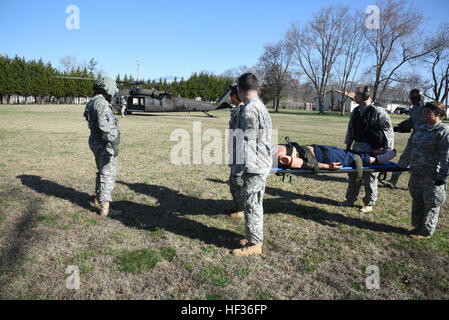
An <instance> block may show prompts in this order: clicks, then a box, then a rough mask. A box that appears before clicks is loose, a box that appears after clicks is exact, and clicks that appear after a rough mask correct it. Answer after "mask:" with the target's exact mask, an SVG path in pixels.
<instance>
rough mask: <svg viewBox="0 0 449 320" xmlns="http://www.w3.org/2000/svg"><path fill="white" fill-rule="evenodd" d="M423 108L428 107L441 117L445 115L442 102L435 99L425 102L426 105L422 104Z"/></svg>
mask: <svg viewBox="0 0 449 320" xmlns="http://www.w3.org/2000/svg"><path fill="white" fill-rule="evenodd" d="M424 108H429V109H432V110H433V111H436V112H438V113H439V114H440V116H441V117H444V116H445V115H446V110H445V107H444V105H443V104H442V103H439V102H436V101H432V102H427V103H426V105H425V106H424Z"/></svg>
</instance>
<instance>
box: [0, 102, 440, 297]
mask: <svg viewBox="0 0 449 320" xmlns="http://www.w3.org/2000/svg"><path fill="white" fill-rule="evenodd" d="M82 111H83V107H82V106H1V107H0V298H3V299H10V298H19V299H217V298H218V299H420V298H423V299H433V298H435V299H447V298H448V297H449V294H448V292H449V290H448V289H449V272H448V271H449V270H448V266H447V263H446V261H447V259H448V255H449V245H448V242H447V236H448V231H449V229H448V218H447V215H446V212H447V208H448V207H447V204H445V205H444V206H443V207H442V210H441V218H440V222H439V225H438V228H437V232H436V234H435V236H434V237H433V238H432V239H431V240H429V241H424V242H415V241H413V240H409V239H408V238H407V237H406V236H405V233H406V231H407V230H408V229H410V206H411V201H410V195H409V193H408V190H407V177H408V174H404V175H403V176H402V177H401V179H400V181H399V186H400V189H398V190H393V191H392V190H389V189H385V188H380V189H379V200H378V202H377V204H376V207H375V211H374V212H373V213H370V214H365V215H363V214H360V213H359V211H358V210H357V208H340V207H338V206H337V203H338V202H339V201H341V200H342V199H343V198H344V194H345V189H346V177H345V176H344V175H328V176H313V177H295V178H294V179H293V181H292V183H291V184H283V183H281V181H280V179H279V178H278V177H275V176H270V177H269V178H268V182H267V189H266V196H265V200H264V207H265V254H264V256H263V257H248V258H235V257H233V256H231V255H230V254H229V249H231V248H234V247H235V246H236V244H237V242H238V240H239V239H240V238H241V237H242V236H243V235H244V230H245V229H244V224H243V222H242V221H233V220H230V219H228V217H227V216H226V215H225V214H224V210H225V209H226V208H227V207H228V206H230V201H229V200H230V199H231V196H230V194H229V191H228V186H227V184H226V181H227V178H228V174H229V170H228V167H227V166H226V165H212V166H207V165H190V166H179V167H175V166H173V165H171V164H170V163H169V159H170V157H169V156H170V149H171V147H172V146H173V145H175V142H170V141H169V137H170V133H171V132H172V131H173V130H174V129H175V128H185V129H187V130H189V131H191V130H192V121H201V122H202V127H203V130H204V129H207V128H216V129H220V130H224V129H225V128H226V127H227V122H228V113H227V112H226V111H221V112H215V113H214V114H215V115H217V116H219V118H207V117H202V116H201V114H191V115H188V114H155V115H153V116H150V115H140V116H139V115H136V116H130V117H127V118H125V119H123V120H120V128H121V131H122V148H121V155H120V156H119V171H118V177H117V180H118V181H117V183H116V186H115V189H114V192H113V196H114V198H115V203H114V205H113V206H114V207H116V208H119V209H122V210H124V211H125V212H126V214H125V215H124V216H123V217H121V218H118V219H103V218H101V217H100V216H99V215H98V214H97V212H96V211H95V210H94V209H93V207H92V206H91V204H90V203H89V201H91V200H92V194H93V188H94V183H95V164H94V160H93V156H92V154H91V152H90V150H89V147H88V145H87V138H88V134H89V132H88V129H87V125H86V122H85V120H84V119H83V118H82ZM272 118H273V124H274V127H275V128H277V129H279V130H280V137H284V136H285V135H289V136H290V137H292V138H293V140H296V141H298V142H300V143H304V144H305V143H318V144H329V145H336V146H340V147H343V140H344V135H345V132H346V126H347V121H348V117H344V118H341V117H339V116H335V115H327V116H324V117H323V116H317V115H315V114H314V113H307V112H302V113H297V112H291V111H289V112H286V113H282V114H276V115H275V114H272ZM404 118H405V117H403V116H393V118H392V119H393V122H395V123H398V122H400V121H401V120H402V119H404ZM407 137H408V135H407V134H398V135H396V147H397V149H398V150H399V151H402V150H403V149H404V147H405V143H406V139H407ZM205 144H206V143H205ZM362 192H363V191H362ZM358 205H361V202H360V200H359V202H358ZM143 249H144V250H143ZM136 250H142V251H139V253H140V254H134V253H132V254H129V253H130V252H134V251H136ZM167 252H168V253H169V254H168V255H167ZM173 252H174V255H172V254H171V253H173ZM153 254H154V255H155V256H157V257H158V259H157V261H158V262H157V264H156V265H155V266H154V267H152V264H151V263H150V262H148V261H150V260H151V258H152V256H151V255H153ZM124 257H125V258H124ZM127 259H128V260H127ZM129 259H131V260H129ZM132 259H134V261H132ZM123 261H131V262H130V263H131V265H133V264H132V263H139V262H141V263H142V264H145V263H147V262H148V264H147V267H145V268H141V269H140V270H138V271H137V272H131V271H130V270H131V269H126V267H124V265H123V264H124V263H125V262H123ZM69 265H77V266H78V267H79V269H80V272H81V286H80V289H79V290H68V289H66V287H65V283H66V278H67V277H68V274H66V273H65V270H66V268H67V266H69ZM134 265H135V264H134ZM369 265H377V266H378V267H379V268H380V279H381V285H380V289H379V290H368V289H366V288H365V277H366V275H365V268H366V267H367V266H369ZM131 268H132V266H131ZM133 270H134V269H133ZM404 277H409V278H410V284H409V285H406V284H404V281H403V279H404Z"/></svg>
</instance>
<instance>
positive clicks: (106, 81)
mask: <svg viewBox="0 0 449 320" xmlns="http://www.w3.org/2000/svg"><path fill="white" fill-rule="evenodd" d="M94 90H104V91H105V92H106V93H107V94H108V95H110V96H111V97H114V96H115V95H116V94H117V92H118V88H117V84H116V83H115V81H114V80H113V79H112V78H109V77H103V78H100V79H95V81H94Z"/></svg>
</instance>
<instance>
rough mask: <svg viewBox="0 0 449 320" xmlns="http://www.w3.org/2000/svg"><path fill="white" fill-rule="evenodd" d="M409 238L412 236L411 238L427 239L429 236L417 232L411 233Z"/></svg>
mask: <svg viewBox="0 0 449 320" xmlns="http://www.w3.org/2000/svg"><path fill="white" fill-rule="evenodd" d="M410 238H412V239H413V240H427V239H430V236H421V235H419V234H411V235H410Z"/></svg>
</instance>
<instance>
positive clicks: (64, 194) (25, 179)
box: [16, 175, 95, 211]
mask: <svg viewBox="0 0 449 320" xmlns="http://www.w3.org/2000/svg"><path fill="white" fill-rule="evenodd" d="M16 178H18V179H20V181H21V182H22V184H23V185H24V186H27V187H29V188H30V189H33V190H34V191H36V192H39V193H43V194H46V195H49V196H54V197H58V198H61V199H64V200H67V201H70V202H72V203H74V204H76V205H78V206H80V207H82V208H84V209H86V210H90V211H94V210H95V207H93V206H92V205H91V204H90V203H89V202H93V201H94V199H95V198H94V196H91V195H89V194H87V193H85V192H80V191H77V190H75V189H73V188H68V187H65V186H62V185H60V184H58V183H56V182H53V181H49V180H45V179H42V178H41V177H39V176H35V175H20V176H17V177H16Z"/></svg>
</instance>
